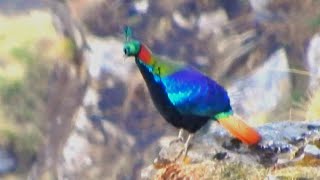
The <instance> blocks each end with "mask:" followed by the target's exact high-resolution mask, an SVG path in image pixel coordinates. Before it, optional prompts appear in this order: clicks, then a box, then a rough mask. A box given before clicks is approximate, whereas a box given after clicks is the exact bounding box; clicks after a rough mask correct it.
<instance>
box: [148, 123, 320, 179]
mask: <svg viewBox="0 0 320 180" xmlns="http://www.w3.org/2000/svg"><path fill="white" fill-rule="evenodd" d="M207 128H208V129H203V130H202V131H200V132H199V133H197V134H196V136H195V138H194V139H193V141H192V144H191V147H190V148H189V151H188V155H187V157H186V158H185V159H184V160H183V161H182V162H181V158H180V159H178V160H177V161H173V160H174V159H176V157H177V155H178V154H179V153H180V152H179V151H181V150H182V148H180V147H182V146H183V144H182V143H181V142H177V143H173V144H171V145H170V146H166V147H163V148H162V149H161V151H160V153H159V156H158V157H157V161H156V162H155V163H154V164H153V168H152V166H149V167H147V168H145V169H144V170H142V174H143V177H144V178H145V179H148V178H146V177H149V178H150V179H153V177H154V175H155V174H157V173H158V172H166V170H168V168H170V167H171V166H174V165H175V164H178V165H179V164H180V165H181V163H182V165H183V164H190V165H191V166H192V165H195V164H198V165H201V164H203V163H205V162H208V161H209V162H212V164H215V163H219V162H220V163H221V162H225V163H236V164H237V163H239V164H241V165H243V166H254V167H259V166H260V167H262V166H263V167H281V166H288V165H295V164H299V163H300V164H302V162H303V165H304V166H309V165H313V164H312V163H314V162H318V163H319V160H320V148H319V143H320V122H319V121H314V122H293V121H283V122H277V123H270V124H266V125H263V126H260V127H258V128H257V129H258V131H259V133H260V134H261V135H262V141H261V142H259V143H258V144H257V145H255V146H251V147H248V146H246V145H244V144H242V143H241V142H239V141H238V140H236V139H234V138H233V137H231V136H230V134H229V133H227V132H226V131H225V130H224V129H223V128H221V127H220V126H218V125H216V124H212V125H211V126H210V127H207ZM177 147H178V148H177ZM174 152H176V153H174ZM306 158H307V160H306ZM318 165H319V164H318ZM212 168H213V167H212ZM202 170H203V169H202ZM205 174H206V173H204V175H205ZM202 177H203V176H202Z"/></svg>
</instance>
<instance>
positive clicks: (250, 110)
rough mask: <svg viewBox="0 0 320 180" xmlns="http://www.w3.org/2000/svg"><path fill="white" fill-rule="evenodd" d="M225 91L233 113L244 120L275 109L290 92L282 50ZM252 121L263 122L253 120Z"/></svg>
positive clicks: (286, 65)
mask: <svg viewBox="0 0 320 180" xmlns="http://www.w3.org/2000/svg"><path fill="white" fill-rule="evenodd" d="M228 92H229V95H230V97H231V103H232V107H233V109H234V111H235V112H236V113H239V114H240V115H241V116H243V117H245V118H246V119H247V118H249V117H255V116H256V115H257V114H262V113H264V114H266V115H268V114H269V113H270V112H272V111H273V110H275V108H276V107H277V106H278V105H279V104H281V102H284V101H286V100H287V99H288V98H289V97H290V92H291V81H290V74H289V66H288V58H287V55H286V52H285V51H284V49H280V50H278V51H276V52H275V53H273V54H272V55H271V56H270V57H269V58H268V59H267V60H266V62H265V63H264V64H263V65H262V66H261V67H259V68H258V69H257V70H255V71H254V72H253V73H251V74H250V75H248V76H247V77H244V78H243V79H242V80H237V81H236V82H235V83H234V84H232V85H231V86H230V87H229V88H228ZM262 94H263V96H261V95H262ZM257 97H259V99H257ZM252 121H254V122H255V123H256V124H257V123H264V122H258V120H257V119H255V120H253V119H252Z"/></svg>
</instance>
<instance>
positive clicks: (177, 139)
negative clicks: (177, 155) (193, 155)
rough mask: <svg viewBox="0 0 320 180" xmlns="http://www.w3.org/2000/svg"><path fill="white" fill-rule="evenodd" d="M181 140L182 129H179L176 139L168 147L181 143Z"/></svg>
mask: <svg viewBox="0 0 320 180" xmlns="http://www.w3.org/2000/svg"><path fill="white" fill-rule="evenodd" d="M183 140H184V139H183V129H180V130H179V134H178V137H177V138H176V139H174V140H172V141H171V142H170V144H169V145H172V144H175V143H177V142H183Z"/></svg>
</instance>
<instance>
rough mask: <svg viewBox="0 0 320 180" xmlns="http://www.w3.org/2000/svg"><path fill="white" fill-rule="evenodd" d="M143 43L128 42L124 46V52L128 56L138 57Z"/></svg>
mask: <svg viewBox="0 0 320 180" xmlns="http://www.w3.org/2000/svg"><path fill="white" fill-rule="evenodd" d="M140 47H141V43H140V42H139V41H136V40H131V41H127V42H125V43H124V45H123V52H124V54H125V55H126V56H138V54H139V51H140Z"/></svg>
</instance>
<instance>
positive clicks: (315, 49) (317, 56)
mask: <svg viewBox="0 0 320 180" xmlns="http://www.w3.org/2000/svg"><path fill="white" fill-rule="evenodd" d="M307 62H308V66H309V71H310V75H311V76H310V85H309V89H310V90H312V89H314V88H315V87H316V86H319V84H320V83H319V82H320V69H319V66H320V34H315V35H314V36H313V37H312V39H311V40H310V43H309V46H308V50H307Z"/></svg>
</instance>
